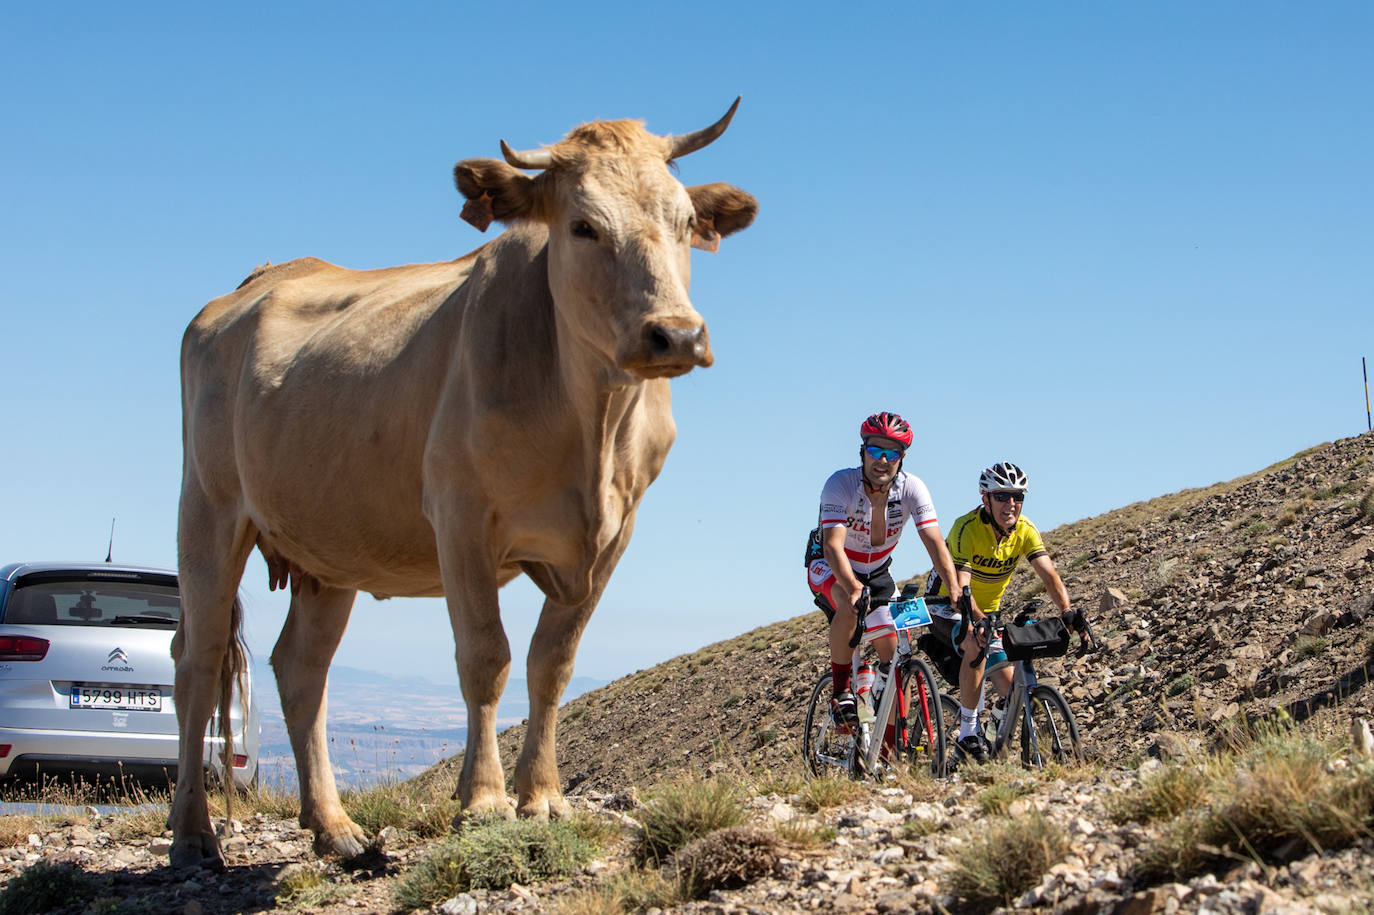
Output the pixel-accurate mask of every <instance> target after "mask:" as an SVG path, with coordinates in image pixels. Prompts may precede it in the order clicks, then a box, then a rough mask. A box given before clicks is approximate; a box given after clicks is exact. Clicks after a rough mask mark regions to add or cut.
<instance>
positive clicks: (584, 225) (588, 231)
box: [572, 219, 600, 241]
mask: <svg viewBox="0 0 1374 915" xmlns="http://www.w3.org/2000/svg"><path fill="white" fill-rule="evenodd" d="M572 234H573V236H574V237H575V238H585V239H587V240H588V241H596V240H597V238H599V237H600V236H598V235H597V234H596V229H593V228H592V224H591V223H589V222H587V221H586V220H585V219H577V220H574V221H573V224H572Z"/></svg>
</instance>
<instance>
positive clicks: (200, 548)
mask: <svg viewBox="0 0 1374 915" xmlns="http://www.w3.org/2000/svg"><path fill="white" fill-rule="evenodd" d="M255 536H256V533H255V532H254V530H253V529H252V525H251V524H250V523H249V522H248V521H246V520H244V519H243V518H241V517H238V516H237V514H236V513H235V512H232V511H230V512H223V511H216V509H215V508H214V507H212V506H211V505H210V504H209V503H208V501H207V500H206V499H205V498H204V496H203V495H202V494H201V493H200V491H199V490H198V489H195V488H194V487H192V488H190V489H183V492H182V498H181V507H180V512H179V517H178V527H177V550H178V554H179V568H180V572H179V576H178V577H179V582H180V589H181V620H180V623H179V624H178V626H177V632H176V635H175V636H174V637H173V640H172V658H173V660H174V662H175V664H176V683H175V686H174V687H173V696H174V701H175V702H176V710H177V731H178V735H179V741H180V742H179V751H178V758H177V785H176V793H175V795H174V796H173V798H172V809H171V812H170V814H169V815H168V817H167V825H168V826H169V827H170V828H171V830H172V848H171V852H170V859H171V863H172V865H173V866H190V865H204V866H208V867H212V868H215V869H220V868H223V866H224V857H223V855H222V853H221V852H220V847H219V840H218V839H217V838H216V837H215V834H214V830H213V828H212V827H211V824H210V811H209V806H208V799H207V798H206V795H205V778H204V775H203V774H202V773H203V772H204V767H205V728H206V726H207V725H208V724H209V722H210V715H211V713H212V712H213V711H214V708H215V700H216V698H217V697H218V694H219V685H220V672H221V670H222V669H223V666H224V664H225V663H226V662H227V660H228V657H229V643H230V640H231V639H233V638H235V637H236V635H237V634H236V633H235V632H234V631H233V607H234V599H235V595H236V593H237V590H238V583H239V579H240V578H241V577H242V576H243V566H244V563H245V562H247V560H248V554H249V552H250V551H251V550H252V548H253V540H254V537H255Z"/></svg>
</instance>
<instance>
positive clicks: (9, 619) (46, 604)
mask: <svg viewBox="0 0 1374 915" xmlns="http://www.w3.org/2000/svg"><path fill="white" fill-rule="evenodd" d="M180 616H181V597H180V595H179V594H178V593H177V589H176V588H174V587H169V586H166V585H157V584H151V583H148V582H123V581H44V582H41V583H34V584H29V585H25V584H20V586H19V587H17V588H16V589H15V590H14V592H13V593H11V594H10V599H9V601H8V602H7V603H6V604H5V617H4V622H5V623H11V624H25V625H49V626H153V627H161V626H171V625H175V624H176V621H177V619H178V618H179V617H180Z"/></svg>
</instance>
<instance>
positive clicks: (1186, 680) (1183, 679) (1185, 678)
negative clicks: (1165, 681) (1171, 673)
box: [1164, 670, 1193, 697]
mask: <svg viewBox="0 0 1374 915" xmlns="http://www.w3.org/2000/svg"><path fill="white" fill-rule="evenodd" d="M1192 688H1193V672H1192V671H1191V670H1190V671H1188V672H1187V673H1186V674H1182V675H1181V676H1178V677H1175V678H1174V679H1172V680H1170V681H1169V685H1168V686H1166V687H1164V695H1166V696H1171V697H1172V696H1177V695H1179V694H1181V693H1186V692H1188V690H1190V689H1192Z"/></svg>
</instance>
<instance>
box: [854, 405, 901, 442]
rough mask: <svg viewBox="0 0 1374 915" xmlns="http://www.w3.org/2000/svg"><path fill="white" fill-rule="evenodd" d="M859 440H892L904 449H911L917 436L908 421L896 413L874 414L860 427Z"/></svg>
mask: <svg viewBox="0 0 1374 915" xmlns="http://www.w3.org/2000/svg"><path fill="white" fill-rule="evenodd" d="M859 438H861V439H863V440H864V441H868V440H869V439H870V438H890V439H892V440H893V441H894V442H900V443H901V445H902V447H903V448H910V447H911V443H912V441H913V440H914V439H915V436H914V435H913V434H912V432H911V427H910V426H908V425H907V422H906V420H904V419H902V418H901V417H900V416H898V415H897V414H896V413H887V412H883V413H874V414H873V415H872V416H870V417H869V418H868V419H866V420H864V421H863V425H861V426H859Z"/></svg>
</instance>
